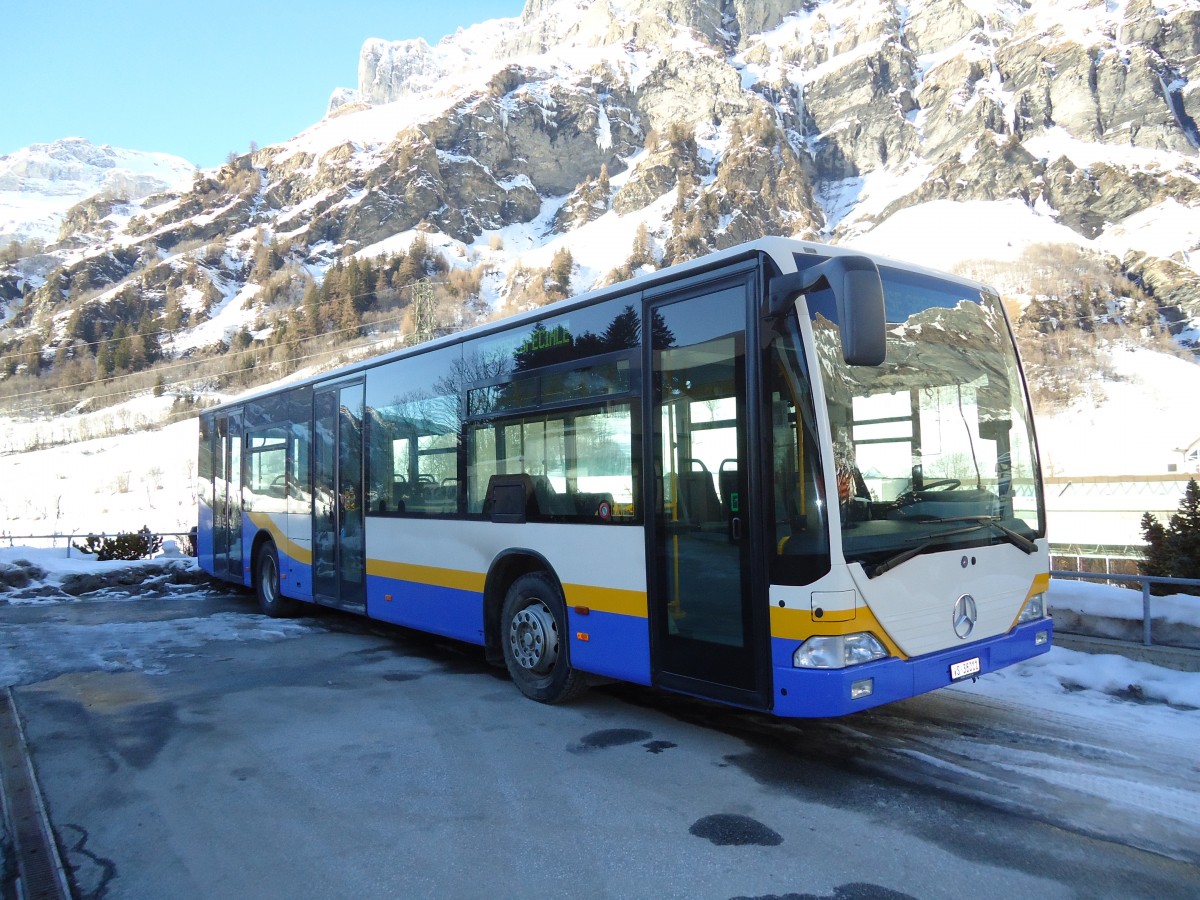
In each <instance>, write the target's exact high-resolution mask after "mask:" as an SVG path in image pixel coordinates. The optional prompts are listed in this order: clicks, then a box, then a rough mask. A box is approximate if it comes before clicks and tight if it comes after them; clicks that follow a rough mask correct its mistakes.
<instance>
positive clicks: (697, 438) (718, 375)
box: [647, 275, 769, 707]
mask: <svg viewBox="0 0 1200 900" xmlns="http://www.w3.org/2000/svg"><path fill="white" fill-rule="evenodd" d="M752 286H753V282H752V281H751V280H750V278H749V276H747V275H742V276H740V277H738V278H736V279H733V280H728V281H725V282H723V283H718V284H716V285H710V286H708V287H706V288H705V289H704V291H703V292H702V293H693V294H692V295H691V296H689V297H687V298H686V299H681V300H670V301H666V302H663V303H661V304H656V305H652V306H651V307H650V309H649V316H648V322H649V323H650V330H651V341H650V343H651V347H650V352H651V357H652V358H651V368H650V371H651V373H652V380H651V385H652V390H651V392H650V394H651V399H650V401H649V402H650V403H651V409H650V418H649V421H650V423H651V424H652V428H653V437H652V439H651V441H650V448H649V451H648V452H649V455H650V459H649V466H650V468H649V472H651V473H652V477H651V478H650V479H649V482H650V483H649V485H648V487H649V490H651V491H652V492H654V494H655V496H653V497H652V498H651V499H652V502H650V503H648V504H647V509H648V510H649V512H650V519H651V522H650V523H649V526H650V527H648V528H647V533H648V537H647V540H648V541H649V542H650V546H649V547H648V554H649V559H651V560H653V562H652V563H651V567H652V570H651V572H650V579H649V581H650V586H651V587H650V592H651V599H650V609H651V622H652V624H651V628H652V635H653V638H652V642H651V647H652V650H651V653H652V657H653V667H654V670H655V672H654V674H655V680H656V683H658V684H660V685H662V686H664V687H671V688H674V689H677V690H683V691H687V692H689V693H695V694H700V695H703V696H710V697H714V698H718V699H723V700H728V701H731V702H738V703H744V704H746V705H750V706H760V707H761V706H765V705H767V703H768V702H769V693H768V692H769V687H768V686H767V685H766V682H767V679H768V677H769V676H768V674H767V673H768V672H769V667H768V666H767V665H766V662H767V646H766V641H767V639H766V625H765V619H766V615H765V610H763V611H761V612H756V610H755V604H754V603H753V602H752V601H753V597H754V596H755V574H754V571H753V566H752V561H753V560H754V559H755V558H757V555H756V553H755V552H754V551H755V546H756V545H757V542H758V541H759V540H760V539H761V538H760V537H759V535H758V532H759V528H758V527H757V526H756V525H755V524H754V523H755V522H756V520H757V519H758V518H759V517H760V512H761V511H760V510H757V509H756V508H755V506H756V504H755V503H754V501H753V499H752V497H751V495H750V493H749V491H748V489H747V483H748V475H749V469H750V465H749V459H748V457H747V452H746V448H747V443H748V442H747V406H748V404H747V399H746V384H747V365H748V359H747V336H746V310H747V306H748V299H749V294H750V292H751V291H752V290H753V287H752ZM760 590H765V588H760Z"/></svg>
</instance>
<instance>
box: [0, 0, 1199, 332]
mask: <svg viewBox="0 0 1200 900" xmlns="http://www.w3.org/2000/svg"><path fill="white" fill-rule="evenodd" d="M1197 85H1200V0H1160V2H1158V3H1157V4H1156V3H1151V2H1149V0H1127V2H1124V0H1118V2H1109V0H912V2H898V0H580V2H576V0H529V2H528V3H527V5H526V7H525V9H524V12H523V13H522V15H521V16H520V17H519V18H515V19H508V20H498V21H494V22H487V23H482V24H480V25H477V26H474V27H472V28H470V29H466V30H464V31H460V32H459V33H458V34H456V35H453V36H450V37H448V38H446V39H445V40H443V41H441V42H440V43H438V44H436V45H429V44H428V43H426V42H424V41H422V40H415V41H402V42H396V43H392V42H387V41H382V40H371V41H368V42H366V44H364V46H363V49H362V53H361V57H360V60H359V83H358V85H357V87H356V88H354V89H341V90H338V91H337V92H335V94H334V96H333V98H332V99H331V101H330V111H329V114H328V115H327V117H326V118H325V119H324V120H323V121H322V122H320V123H318V124H317V125H315V126H314V127H313V128H311V129H309V130H308V131H306V132H304V133H303V134H301V135H299V136H297V137H296V138H295V139H293V140H292V141H289V142H287V143H285V144H281V145H277V146H272V147H267V148H263V149H261V150H258V151H257V152H256V153H254V154H253V156H248V157H245V158H243V159H241V160H239V161H238V162H236V163H233V164H230V165H227V166H225V167H223V168H222V169H220V170H216V171H213V172H208V173H203V175H202V176H201V177H197V178H196V179H195V180H194V182H193V183H192V184H191V185H190V186H189V187H188V188H187V189H186V190H182V191H179V192H177V193H176V194H175V195H174V196H173V197H171V198H162V199H161V202H157V205H155V206H153V207H152V208H149V209H145V210H144V211H141V213H140V214H139V215H137V216H135V217H133V218H132V219H131V218H129V216H128V215H125V216H124V217H122V216H121V215H119V210H117V209H116V208H115V207H106V206H104V205H97V204H96V202H95V201H90V202H89V204H88V205H86V206H84V207H81V208H79V209H78V210H76V211H75V212H73V213H72V216H71V218H70V219H69V222H70V226H69V227H68V229H67V230H66V232H65V233H64V234H62V235H61V236H59V242H58V244H57V246H52V247H51V248H50V249H51V257H50V261H49V262H45V263H43V264H41V269H40V270H39V269H37V267H36V266H33V267H32V268H31V264H30V263H29V261H28V260H26V261H25V262H24V263H23V264H22V265H23V268H21V269H20V273H21V274H20V276H19V277H18V276H17V275H14V274H13V273H14V272H15V271H16V269H14V268H10V269H9V270H6V273H5V274H6V277H5V278H2V279H0V290H3V291H5V292H6V293H7V296H6V297H5V298H3V301H6V302H7V303H8V305H9V309H10V321H9V324H8V326H6V327H7V329H8V331H9V332H10V334H16V333H18V332H17V330H19V329H25V332H23V333H28V331H29V330H30V329H34V328H40V329H42V333H45V334H47V335H48V339H49V340H50V341H51V343H53V342H54V340H55V339H56V335H61V332H62V328H61V323H62V322H63V321H64V319H65V317H66V315H67V314H66V312H65V311H64V309H65V307H64V304H65V303H66V304H69V303H70V302H71V301H72V298H73V297H75V295H74V294H73V293H72V290H73V289H72V287H71V285H72V283H73V279H74V277H75V276H76V275H78V274H79V273H81V272H83V273H87V277H86V279H77V281H78V283H79V284H84V283H86V284H87V285H88V290H89V291H90V292H92V293H91V294H89V296H93V295H94V292H95V291H98V290H103V289H104V286H105V284H108V285H110V286H111V292H112V296H114V297H115V296H117V294H118V292H119V290H120V289H121V288H122V287H123V286H124V285H127V284H128V283H129V282H130V280H136V282H137V284H138V285H139V289H140V290H142V291H143V292H146V293H148V294H149V295H150V296H152V297H154V296H157V297H159V298H160V300H159V302H160V304H165V303H166V299H167V296H168V293H169V291H170V289H171V285H176V284H178V282H179V279H180V275H179V272H180V271H181V270H182V269H184V268H185V267H186V266H188V264H189V263H192V264H193V266H192V268H191V269H190V270H189V271H192V272H193V273H194V272H195V267H194V261H195V258H196V256H197V254H200V255H203V256H204V258H205V259H206V260H209V262H208V263H207V264H206V266H204V267H201V268H202V272H201V273H200V276H199V277H206V278H208V279H209V281H210V282H211V284H213V285H218V286H219V288H220V291H221V293H222V295H224V296H228V297H237V298H240V299H239V300H238V302H242V303H251V304H252V303H253V302H254V301H253V299H252V298H253V297H254V296H256V292H255V291H253V290H247V289H246V288H248V287H251V286H253V285H255V284H257V282H256V281H255V279H256V278H261V277H263V276H262V273H261V272H258V270H256V269H255V268H254V267H253V266H251V265H250V262H251V257H252V256H253V254H254V253H255V252H257V251H256V247H258V246H261V245H262V244H264V243H265V244H267V245H272V246H275V247H279V248H286V251H287V254H288V255H289V258H291V259H292V260H294V261H295V262H297V263H298V264H299V263H302V264H303V265H302V269H303V273H304V274H305V276H306V277H307V276H310V275H311V274H313V273H315V274H316V277H317V278H318V279H319V278H320V277H321V273H322V272H324V271H325V269H326V268H327V267H328V266H329V265H330V264H331V263H332V261H333V260H334V259H336V258H337V257H339V256H341V255H343V254H345V253H349V252H356V253H360V254H365V255H370V254H372V253H374V252H380V251H382V250H383V249H385V248H388V247H393V246H397V245H396V244H395V243H394V242H395V241H396V240H400V241H401V244H400V245H404V244H405V243H406V242H407V241H408V240H411V238H412V235H413V234H415V233H417V232H418V231H420V232H422V233H423V234H425V235H427V236H432V237H434V238H436V241H435V243H438V242H441V245H443V246H446V247H447V248H449V249H448V256H449V257H450V258H451V259H450V263H451V264H452V265H466V263H465V262H463V260H472V259H479V258H481V257H484V256H486V257H487V260H488V265H489V266H491V267H492V268H493V269H499V270H512V269H513V267H515V266H517V264H518V262H520V263H521V265H523V266H526V267H527V266H528V265H529V259H530V258H533V259H534V260H541V257H542V256H545V257H546V259H545V260H542V261H541V264H543V265H544V264H545V263H547V262H548V261H549V254H550V252H552V248H562V247H568V248H570V249H572V250H573V251H574V253H575V259H576V260H577V263H576V265H577V269H576V275H575V278H576V281H575V283H574V284H573V285H572V286H573V288H574V289H580V288H584V287H587V286H588V285H589V284H591V283H592V282H594V281H595V280H596V279H599V278H602V277H606V276H607V274H608V270H609V269H611V268H612V267H614V266H619V265H620V264H622V263H624V262H626V258H627V257H629V260H630V262H631V263H632V262H633V257H640V256H641V255H643V251H645V249H646V248H644V247H643V248H641V249H640V250H639V251H638V252H637V253H634V254H633V255H632V256H630V246H629V245H630V243H631V242H632V240H633V235H634V232H635V230H637V229H638V228H639V227H640V228H641V229H642V230H643V231H644V232H645V233H646V234H647V235H648V239H649V241H650V245H651V247H650V249H651V250H652V256H653V258H654V261H655V262H656V263H659V264H661V263H664V262H670V261H674V260H678V259H681V258H684V257H686V256H691V255H696V254H698V253H702V252H704V251H706V250H708V249H714V248H717V247H724V246H729V245H731V244H734V243H737V242H740V241H743V240H747V239H751V238H754V237H757V236H760V235H763V234H768V233H784V234H796V235H799V236H803V237H807V238H823V239H830V240H834V241H842V240H854V239H855V238H856V237H858V236H861V235H863V234H865V233H868V232H870V231H871V229H873V228H875V227H876V226H878V225H879V224H880V223H882V222H885V221H887V220H888V219H889V217H891V216H893V215H895V214H896V213H897V212H899V211H902V210H905V209H909V208H911V207H913V206H915V205H919V204H925V203H930V202H933V201H947V200H948V201H955V202H966V201H982V202H1008V201H1014V200H1015V201H1017V202H1019V203H1020V204H1022V205H1023V206H1024V207H1025V208H1027V210H1028V214H1029V216H1030V217H1031V219H1032V218H1034V217H1041V218H1042V219H1045V218H1047V217H1048V218H1050V219H1052V220H1053V221H1054V222H1056V223H1057V224H1058V225H1062V226H1065V227H1066V228H1068V229H1070V230H1071V232H1070V233H1071V234H1073V235H1075V236H1076V238H1077V240H1078V242H1079V243H1080V244H1081V245H1084V246H1090V245H1092V244H1093V243H1094V244H1095V246H1096V248H1097V250H1098V251H1101V252H1104V253H1108V254H1114V255H1115V256H1116V258H1117V259H1119V260H1120V263H1121V265H1123V266H1124V267H1125V269H1126V271H1127V272H1128V274H1129V275H1131V276H1132V277H1134V278H1136V279H1138V280H1139V282H1140V283H1141V284H1142V285H1143V287H1144V288H1145V289H1146V290H1147V291H1149V292H1150V293H1151V294H1152V295H1153V297H1154V298H1156V299H1158V300H1160V301H1161V302H1162V303H1163V304H1164V305H1172V306H1175V307H1178V308H1179V309H1180V311H1181V312H1180V315H1181V317H1183V318H1186V317H1188V316H1197V315H1200V287H1198V282H1200V228H1196V229H1192V230H1191V231H1189V230H1187V229H1183V231H1182V232H1181V233H1179V234H1177V235H1176V239H1174V241H1173V242H1172V241H1170V240H1168V241H1165V242H1164V241H1162V240H1155V241H1154V242H1153V243H1151V242H1150V241H1149V240H1142V238H1140V237H1139V236H1138V234H1135V233H1132V232H1131V231H1130V230H1129V229H1126V230H1121V225H1122V223H1124V222H1126V221H1132V219H1131V217H1136V216H1144V215H1149V214H1152V213H1153V212H1154V211H1155V210H1157V209H1160V208H1164V209H1165V208H1167V206H1168V205H1170V209H1171V210H1175V211H1177V210H1180V209H1182V210H1190V211H1191V212H1192V213H1193V214H1194V215H1196V216H1197V217H1200V163H1198V155H1197V154H1198V149H1197V148H1198V147H1200V133H1198V131H1197V122H1198V121H1200V88H1198V87H1197ZM121 193H122V192H121V191H117V194H121ZM124 193H126V194H128V193H133V191H127V192H124ZM125 199H128V197H127V196H110V198H109V200H108V201H106V202H116V201H120V200H125ZM606 223H607V224H606ZM613 234H623V235H625V237H624V239H623V240H622V241H621V242H620V243H619V245H614V246H612V247H610V248H609V249H607V250H606V251H605V253H606V254H607V255H603V254H600V253H599V251H598V250H597V246H598V243H603V242H605V241H607V242H609V243H613V241H612V238H611V236H612V235H613ZM594 235H603V236H604V237H603V240H602V241H599V242H598V241H597V240H596V239H594V238H593V237H592V236H594ZM405 236H407V237H405ZM1007 238H1008V236H1006V235H1002V234H998V235H996V240H997V241H1000V242H1003V241H1005V240H1007ZM506 241H510V242H512V243H511V244H508V243H506ZM496 245H500V246H503V247H504V248H505V249H504V250H503V251H500V250H497V249H496ZM117 246H119V247H120V248H121V253H120V254H115V255H114V254H113V252H112V251H113V250H114V248H115V247H117ZM214 248H215V249H214ZM489 248H490V249H489ZM987 251H988V248H987V247H980V255H981V256H986V255H987ZM522 253H523V254H526V258H524V259H523V260H521V259H520V255H521V254H522ZM99 257H104V258H107V259H110V260H111V259H120V260H121V261H122V262H121V264H120V265H117V266H115V267H114V266H112V265H108V266H98V265H97V264H96V262H95V260H96V259H97V258H99ZM455 260H458V262H456V261H455ZM932 261H933V262H935V263H936V260H932ZM644 262H645V260H640V261H639V262H638V263H637V264H644ZM55 265H57V266H59V267H60V268H59V270H58V271H57V272H56V273H55V277H53V278H49V277H47V276H48V275H49V273H50V268H51V267H52V266H55ZM256 272H258V274H256ZM105 273H108V274H105ZM205 273H207V274H205ZM271 274H272V277H274V274H273V273H271ZM104 278H110V279H111V280H110V281H108V282H104V281H103V279H104ZM500 283H501V286H500V287H499V288H497V289H496V290H497V291H498V295H497V296H493V297H491V298H490V300H489V301H488V302H490V303H491V304H492V305H493V306H496V305H497V304H502V303H503V300H504V294H505V291H506V288H505V287H504V286H503V279H501V282H500ZM260 296H261V295H260ZM75 299H78V298H77V297H75ZM3 301H0V302H3ZM18 311H19V313H20V314H19V315H17V312H18ZM275 314H276V315H278V316H282V317H283V318H285V319H286V317H287V316H288V315H289V313H288V312H287V310H282V311H280V310H277V311H276V313H275ZM196 316H197V317H200V318H203V312H202V311H198V312H197V313H196ZM55 323H58V324H55Z"/></svg>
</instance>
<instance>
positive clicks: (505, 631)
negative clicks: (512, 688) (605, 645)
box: [500, 572, 587, 703]
mask: <svg viewBox="0 0 1200 900" xmlns="http://www.w3.org/2000/svg"><path fill="white" fill-rule="evenodd" d="M500 627H501V634H500V643H501V644H502V646H503V647H504V663H505V665H506V666H507V667H508V674H509V675H511V676H512V680H513V681H514V682H515V683H516V685H517V688H518V689H519V690H520V691H521V693H522V694H524V695H525V696H526V697H529V698H530V699H531V700H537V701H538V702H539V703H563V702H565V701H567V700H570V699H572V698H573V697H576V696H578V694H579V693H580V692H581V691H582V690H583V689H584V688H585V687H586V686H587V683H586V681H585V680H584V676H583V674H582V673H580V672H577V671H576V670H575V669H573V668H571V662H570V659H568V653H567V637H566V635H567V610H566V605H565V604H564V603H563V599H562V595H561V594H560V593H559V590H558V588H557V586H555V584H554V582H553V581H552V580H551V579H550V577H549V576H548V575H546V574H545V573H543V572H530V573H528V574H526V575H522V576H521V577H520V578H518V579H517V580H516V581H514V582H513V584H512V587H511V588H509V589H508V594H507V595H506V596H505V598H504V608H503V610H502V611H501V614H500Z"/></svg>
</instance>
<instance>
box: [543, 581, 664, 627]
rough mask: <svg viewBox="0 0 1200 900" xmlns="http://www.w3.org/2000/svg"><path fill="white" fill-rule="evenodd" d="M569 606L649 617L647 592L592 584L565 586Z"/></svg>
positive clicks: (640, 617) (641, 617) (622, 614)
mask: <svg viewBox="0 0 1200 900" xmlns="http://www.w3.org/2000/svg"><path fill="white" fill-rule="evenodd" d="M563 591H564V593H566V595H567V606H586V607H587V608H588V609H590V610H594V611H595V612H605V613H616V614H617V615H621V616H636V617H637V618H639V619H645V618H646V617H647V607H646V592H645V591H627V590H621V589H619V588H604V587H595V586H593V585H590V584H564V585H563Z"/></svg>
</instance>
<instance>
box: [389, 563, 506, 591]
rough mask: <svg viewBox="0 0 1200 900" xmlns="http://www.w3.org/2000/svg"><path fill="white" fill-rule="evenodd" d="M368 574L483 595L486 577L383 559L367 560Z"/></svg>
mask: <svg viewBox="0 0 1200 900" xmlns="http://www.w3.org/2000/svg"><path fill="white" fill-rule="evenodd" d="M367 574H368V575H377V576H379V577H380V578H391V579H393V580H395V581H412V582H415V583H417V584H427V585H430V586H431V587H444V588H454V589H455V590H460V591H472V592H473V593H476V594H482V593H483V584H484V581H485V580H486V576H484V575H483V574H481V573H479V572H463V571H461V570H460V569H442V568H438V567H437V566H415V565H411V564H409V563H398V562H387V561H386V560H382V559H368V560H367Z"/></svg>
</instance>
